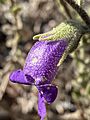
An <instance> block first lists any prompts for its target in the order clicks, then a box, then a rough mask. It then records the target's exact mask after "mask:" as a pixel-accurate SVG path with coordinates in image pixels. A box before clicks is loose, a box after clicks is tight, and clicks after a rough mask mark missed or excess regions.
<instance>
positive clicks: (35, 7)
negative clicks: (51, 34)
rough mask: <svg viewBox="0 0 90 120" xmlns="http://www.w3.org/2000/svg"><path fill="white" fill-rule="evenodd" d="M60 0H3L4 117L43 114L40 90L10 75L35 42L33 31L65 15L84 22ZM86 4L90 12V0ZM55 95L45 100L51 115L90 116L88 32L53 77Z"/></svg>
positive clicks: (18, 119) (0, 97)
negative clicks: (48, 101)
mask: <svg viewBox="0 0 90 120" xmlns="http://www.w3.org/2000/svg"><path fill="white" fill-rule="evenodd" d="M66 7H67V8H69V10H70V13H67V11H66V9H65V8H64V7H63V3H62V1H61V3H60V4H59V1H58V0H0V120H36V119H37V120H39V117H38V115H37V90H36V88H35V87H33V86H25V85H19V84H13V83H11V82H10V81H9V74H10V72H11V71H12V70H15V69H17V68H23V65H24V61H25V58H26V55H27V53H28V51H29V49H30V48H31V46H32V45H33V44H34V43H35V42H36V41H33V40H32V37H33V35H35V34H38V33H43V32H46V31H49V30H50V29H51V28H53V27H55V26H56V25H58V24H59V23H60V22H62V21H63V20H66V19H69V18H73V19H77V20H79V21H81V22H82V20H81V19H80V17H79V16H78V15H77V13H76V12H75V10H73V9H72V8H71V7H70V6H69V5H67V4H66ZM82 7H83V8H84V9H85V10H86V11H87V13H88V14H89V15H90V1H89V0H85V1H84V4H82ZM55 84H57V85H58V87H59V93H58V98H57V99H56V101H55V102H54V103H53V104H52V105H50V106H48V105H47V113H48V114H47V118H48V119H49V120H90V34H86V35H85V36H83V37H82V40H81V42H80V45H79V46H78V48H77V49H76V51H75V52H73V53H72V54H70V56H68V57H67V59H66V60H65V62H64V63H63V64H62V65H61V66H60V68H59V71H58V74H57V76H56V79H55Z"/></svg>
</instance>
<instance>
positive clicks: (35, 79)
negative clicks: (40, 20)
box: [10, 39, 68, 120]
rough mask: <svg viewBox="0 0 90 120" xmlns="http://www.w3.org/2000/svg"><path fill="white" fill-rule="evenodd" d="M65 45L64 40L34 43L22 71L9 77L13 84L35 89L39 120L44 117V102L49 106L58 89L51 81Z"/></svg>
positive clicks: (17, 71)
mask: <svg viewBox="0 0 90 120" xmlns="http://www.w3.org/2000/svg"><path fill="white" fill-rule="evenodd" d="M67 44H68V43H67V41H66V39H60V40H57V41H38V42H36V43H35V44H34V45H33V47H32V48H31V50H30V52H29V53H28V56H27V58H26V62H25V65H24V67H23V70H21V69H19V70H16V71H13V72H12V73H11V75H10V80H11V81H12V82H14V83H20V84H25V85H35V86H36V87H37V89H38V92H39V95H38V114H39V115H40V117H41V120H44V118H45V115H46V107H45V101H46V102H47V103H48V104H50V103H52V102H54V100H55V99H56V97H57V93H58V89H57V86H56V85H54V84H53V83H52V80H53V79H54V77H55V75H56V73H57V69H58V66H57V64H58V62H59V60H60V59H61V57H62V55H63V53H64V51H65V49H66V48H67Z"/></svg>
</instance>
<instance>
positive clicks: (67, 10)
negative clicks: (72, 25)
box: [60, 0, 72, 19]
mask: <svg viewBox="0 0 90 120" xmlns="http://www.w3.org/2000/svg"><path fill="white" fill-rule="evenodd" d="M60 2H61V4H62V5H63V7H64V9H65V12H66V14H67V15H68V17H69V18H70V19H72V16H71V14H70V11H69V9H68V6H67V5H66V3H65V1H63V0H60Z"/></svg>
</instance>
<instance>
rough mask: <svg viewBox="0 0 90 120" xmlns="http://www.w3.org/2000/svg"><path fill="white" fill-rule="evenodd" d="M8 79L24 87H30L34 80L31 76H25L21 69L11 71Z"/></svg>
mask: <svg viewBox="0 0 90 120" xmlns="http://www.w3.org/2000/svg"><path fill="white" fill-rule="evenodd" d="M9 79H10V81H12V82H14V83H20V84H25V85H30V84H33V83H34V79H33V78H32V77H31V76H27V75H26V76H25V74H24V72H23V71H22V70H21V69H19V70H16V71H13V72H12V73H11V74H10V77H9Z"/></svg>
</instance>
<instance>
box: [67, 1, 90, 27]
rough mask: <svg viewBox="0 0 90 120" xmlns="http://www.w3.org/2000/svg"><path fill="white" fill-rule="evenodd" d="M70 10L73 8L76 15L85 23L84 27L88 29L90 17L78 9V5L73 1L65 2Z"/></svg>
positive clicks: (80, 8)
mask: <svg viewBox="0 0 90 120" xmlns="http://www.w3.org/2000/svg"><path fill="white" fill-rule="evenodd" d="M65 1H66V2H67V3H68V4H69V5H70V6H71V7H72V8H74V9H75V10H76V11H77V13H78V14H79V15H80V17H81V18H82V19H83V21H84V22H85V23H86V25H87V26H88V27H89V28H90V17H89V16H88V14H87V13H86V11H85V10H84V9H82V7H80V6H79V5H78V4H76V3H75V1H73V0H65Z"/></svg>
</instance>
